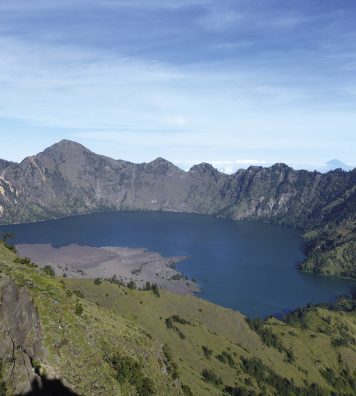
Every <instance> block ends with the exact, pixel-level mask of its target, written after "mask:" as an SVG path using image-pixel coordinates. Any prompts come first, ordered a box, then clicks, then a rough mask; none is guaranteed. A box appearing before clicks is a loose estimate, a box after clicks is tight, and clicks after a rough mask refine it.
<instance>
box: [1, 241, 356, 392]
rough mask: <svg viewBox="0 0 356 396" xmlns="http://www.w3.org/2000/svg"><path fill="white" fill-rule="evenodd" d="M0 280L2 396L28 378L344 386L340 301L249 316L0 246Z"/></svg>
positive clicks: (345, 311)
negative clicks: (73, 272)
mask: <svg viewBox="0 0 356 396" xmlns="http://www.w3.org/2000/svg"><path fill="white" fill-rule="evenodd" d="M0 285H1V294H0V299H1V303H2V304H1V307H2V309H1V312H0V334H2V337H3V339H8V340H9V342H8V343H2V344H1V347H0V349H1V351H0V352H1V354H0V356H1V360H2V361H0V367H1V371H0V379H1V381H2V385H0V390H1V389H3V390H4V389H6V392H5V394H6V395H12V394H14V393H20V392H26V391H27V390H28V388H29V387H30V383H31V381H33V380H36V379H37V380H38V381H39V382H42V383H46V382H47V381H49V380H51V379H58V380H59V379H60V380H61V381H62V382H63V384H64V386H65V387H67V389H71V390H72V391H75V392H76V393H77V394H80V395H120V394H122V395H153V394H154V395H162V396H163V395H164V396H166V395H180V394H181V395H184V394H185V395H220V394H221V395H223V394H225V395H229V394H230V395H236V394H237V395H240V394H249V395H264V396H265V395H282V394H283V395H330V396H331V394H335V395H352V394H353V389H354V388H355V385H356V371H355V366H354V362H355V361H356V345H355V334H356V316H355V315H356V312H355V308H356V304H355V302H354V301H352V300H346V301H341V302H340V303H339V304H338V305H337V306H335V307H334V309H333V310H328V309H327V308H322V307H309V308H308V309H304V310H300V311H296V312H295V313H291V314H290V315H288V317H286V321H285V322H281V321H278V320H276V319H269V320H267V321H266V322H262V321H258V320H254V321H250V320H246V319H245V318H244V317H243V316H242V315H241V314H239V313H238V312H234V311H232V310H228V309H225V308H222V307H219V306H216V305H214V304H211V303H209V302H207V301H204V300H200V299H198V298H196V297H192V296H178V295H175V294H170V293H168V292H164V291H159V292H156V293H155V292H154V291H152V290H148V291H139V290H130V289H127V288H126V287H124V286H121V285H120V284H116V283H110V282H108V281H104V282H102V283H101V284H97V282H96V283H95V282H94V281H93V280H74V279H58V278H53V277H52V276H51V271H43V270H39V269H38V268H36V267H35V266H34V265H33V264H29V263H28V262H26V260H21V259H19V258H18V257H17V256H16V255H15V254H14V253H12V252H11V251H9V250H8V249H6V248H5V247H4V245H2V244H0ZM23 319H25V320H26V324H27V325H26V327H25V328H24V327H22V326H19V324H20V323H21V324H22V320H23ZM10 340H12V341H11V342H10ZM12 342H14V344H12ZM12 345H14V348H12V347H11V346H12ZM4 347H5V349H6V348H7V349H6V350H7V352H6V353H3V350H4ZM22 372H25V373H28V374H26V375H25V376H22V377H21V378H22V379H23V380H22V381H18V380H17V378H19V376H20V375H21V373H22ZM1 381H0V383H1Z"/></svg>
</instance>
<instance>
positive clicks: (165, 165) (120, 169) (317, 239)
mask: <svg viewBox="0 0 356 396" xmlns="http://www.w3.org/2000/svg"><path fill="white" fill-rule="evenodd" d="M355 189H356V170H353V171H350V172H344V171H342V170H336V171H332V172H328V173H326V174H321V173H318V172H308V171H303V170H302V171H295V170H293V169H292V168H290V167H288V166H286V165H284V164H276V165H273V166H272V167H269V168H263V167H250V168H248V169H247V170H239V171H238V172H236V173H235V174H233V175H226V174H223V173H220V172H219V171H217V170H216V169H215V168H213V167H212V166H211V165H209V164H205V163H203V164H200V165H195V166H193V167H192V168H191V169H190V170H189V172H184V171H183V170H181V169H179V168H177V167H176V166H175V165H173V164H172V163H170V162H168V161H166V160H164V159H162V158H157V159H156V160H154V161H152V162H150V163H148V164H133V163H130V162H125V161H120V160H113V159H111V158H108V157H105V156H102V155H97V154H95V153H93V152H91V151H89V150H88V149H86V148H85V147H83V146H81V145H80V144H78V143H74V142H71V141H67V140H64V141H61V142H59V143H57V144H55V145H53V146H51V147H49V148H48V149H46V150H45V151H44V152H42V153H39V154H38V155H36V156H33V157H28V158H26V159H25V160H24V161H22V162H21V163H20V164H14V163H11V164H7V165H6V166H4V170H3V172H2V177H1V178H0V222H1V223H14V222H25V221H35V220H44V219H50V218H58V217H63V216H67V215H73V214H81V213H90V212H95V211H106V210H168V211H180V212H194V213H205V214H212V215H217V216H224V217H228V218H232V219H235V220H242V219H245V220H257V221H268V222H276V223H281V224H287V225H291V226H293V227H297V228H300V229H302V230H303V231H304V232H308V237H309V239H310V237H312V239H310V240H309V242H310V243H309V244H308V246H309V250H308V252H309V257H310V258H311V257H312V256H313V254H314V253H315V254H317V255H318V259H320V260H321V263H316V261H315V260H314V259H311V260H309V262H308V263H307V264H306V265H304V266H303V268H304V269H305V270H314V271H316V272H322V273H333V274H339V275H341V274H342V275H347V276H354V273H355V265H356V264H355V261H354V260H353V259H349V258H344V257H346V256H347V257H349V256H350V254H351V256H353V255H354V253H355V251H354V243H355V232H354V231H353V230H352V228H351V233H348V237H347V240H346V239H345V240H343V239H342V240H341V239H340V240H339V239H338V240H336V239H335V238H336V236H334V235H333V234H332V233H331V232H329V231H330V230H331V228H330V227H333V228H334V229H335V230H336V229H337V230H341V229H343V228H345V227H346V228H348V229H350V226H349V223H350V222H351V223H352V222H353V221H354V220H355V214H356V193H355ZM340 227H341V228H340ZM311 231H313V232H311ZM328 232H329V234H327V233H328ZM336 234H338V235H341V234H342V231H340V232H339V231H336V232H335V235H336ZM325 235H329V236H328V237H327V238H326V239H325ZM350 241H351V242H350ZM324 242H325V243H324ZM341 243H345V244H347V247H346V250H345V249H342V250H343V252H344V250H345V251H347V253H345V254H344V253H342V254H341V253H340V252H339V250H340V249H338V251H336V250H335V249H336V248H337V247H339V246H340V244H341ZM331 250H332V252H331ZM350 251H351V253H350ZM320 253H321V254H320ZM333 257H338V260H336V261H337V263H336V264H335V266H334V269H333V270H332V271H331V270H330V271H329V272H328V271H327V270H326V268H327V267H328V268H329V267H330V265H329V264H328V263H327V262H329V261H330V260H331V259H332V260H333ZM345 260H346V261H345ZM339 263H340V264H339Z"/></svg>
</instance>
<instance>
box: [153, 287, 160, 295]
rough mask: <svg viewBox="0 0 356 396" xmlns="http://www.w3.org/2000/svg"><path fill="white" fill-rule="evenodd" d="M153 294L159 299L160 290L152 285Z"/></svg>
mask: <svg viewBox="0 0 356 396" xmlns="http://www.w3.org/2000/svg"><path fill="white" fill-rule="evenodd" d="M152 291H153V294H154V295H155V296H157V297H160V293H159V288H158V286H157V285H152Z"/></svg>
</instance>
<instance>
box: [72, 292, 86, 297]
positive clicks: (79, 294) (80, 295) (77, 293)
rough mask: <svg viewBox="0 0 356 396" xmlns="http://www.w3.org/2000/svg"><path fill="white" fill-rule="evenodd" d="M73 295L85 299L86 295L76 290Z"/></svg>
mask: <svg viewBox="0 0 356 396" xmlns="http://www.w3.org/2000/svg"><path fill="white" fill-rule="evenodd" d="M73 293H74V294H75V295H76V296H77V297H79V298H84V294H83V293H82V292H81V291H80V290H74V291H73Z"/></svg>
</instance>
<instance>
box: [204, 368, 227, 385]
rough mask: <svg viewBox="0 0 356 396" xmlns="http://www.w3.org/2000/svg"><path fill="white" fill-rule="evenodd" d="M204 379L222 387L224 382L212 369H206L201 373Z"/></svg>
mask: <svg viewBox="0 0 356 396" xmlns="http://www.w3.org/2000/svg"><path fill="white" fill-rule="evenodd" d="M201 375H202V377H203V378H204V381H206V382H210V383H212V384H214V385H222V384H223V381H222V379H221V377H220V376H218V375H217V374H215V372H214V371H213V370H210V369H204V370H203V371H202V373H201Z"/></svg>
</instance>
